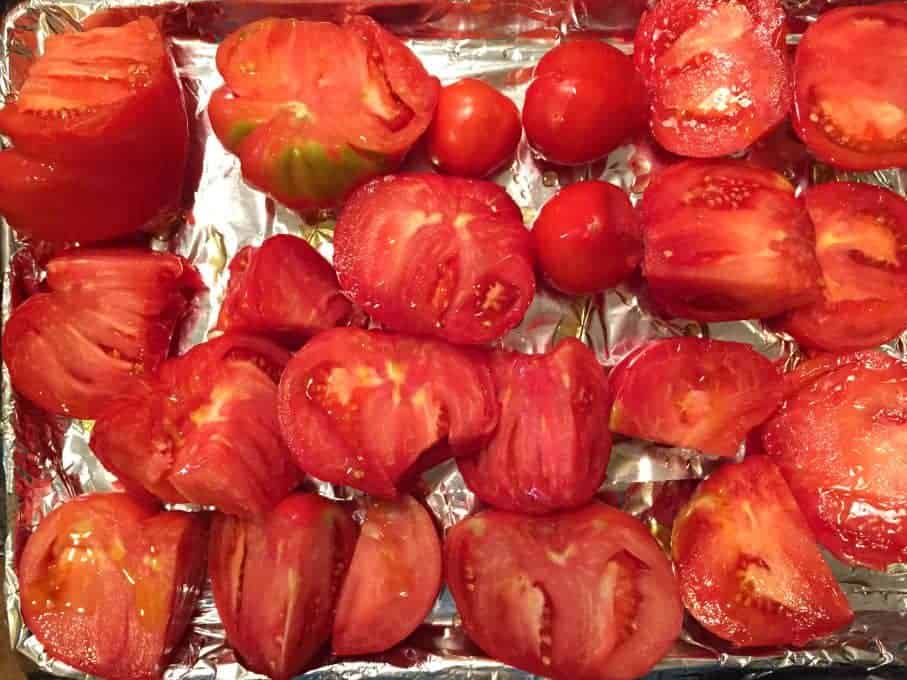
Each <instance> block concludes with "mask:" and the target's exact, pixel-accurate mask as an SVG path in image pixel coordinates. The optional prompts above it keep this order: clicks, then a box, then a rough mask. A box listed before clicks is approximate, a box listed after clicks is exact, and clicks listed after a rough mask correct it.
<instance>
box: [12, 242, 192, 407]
mask: <svg viewBox="0 0 907 680" xmlns="http://www.w3.org/2000/svg"><path fill="white" fill-rule="evenodd" d="M45 288H46V292H42V293H38V294H37V295H34V296H32V297H30V298H29V299H28V300H26V301H25V302H24V303H23V304H22V305H20V306H19V307H17V308H16V309H15V311H14V312H13V314H12V316H10V318H9V321H8V322H7V324H6V329H5V332H4V334H3V357H4V359H5V361H6V365H7V368H9V373H10V379H11V382H12V384H13V387H15V389H16V391H18V392H20V393H21V394H22V395H23V396H24V397H26V398H27V399H29V400H31V401H33V402H35V403H36V404H37V405H38V406H40V407H41V408H43V409H44V410H46V411H49V412H51V413H54V414H59V415H67V416H71V417H73V418H95V417H97V415H98V414H99V413H100V411H101V410H102V409H103V408H104V407H105V406H106V404H107V402H108V401H109V400H110V399H111V398H112V397H114V396H116V395H117V394H120V393H121V392H123V391H125V390H127V389H128V388H129V386H130V385H131V384H132V383H134V382H137V380H138V377H139V376H141V375H143V374H148V373H151V372H153V371H154V370H156V369H157V367H158V365H159V364H160V363H161V361H162V360H163V359H164V357H166V355H167V352H168V350H169V347H170V339H171V336H172V334H173V329H174V326H175V325H176V323H177V321H178V320H179V319H180V318H181V317H182V316H183V314H184V313H185V312H186V310H187V308H188V306H189V300H190V299H191V297H192V296H193V295H194V294H195V293H196V292H198V291H200V290H202V289H203V285H202V282H201V278H200V277H199V275H198V273H197V272H196V271H195V270H194V269H192V267H191V266H190V265H189V263H188V262H187V261H186V260H184V259H183V258H181V257H177V256H176V255H170V254H165V253H155V252H151V251H144V250H125V249H124V250H103V251H102V250H72V251H68V252H66V253H64V254H63V255H60V256H59V257H56V258H54V259H52V260H51V261H50V262H49V263H48V264H47V280H46V282H45Z"/></svg>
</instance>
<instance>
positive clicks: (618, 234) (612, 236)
mask: <svg viewBox="0 0 907 680" xmlns="http://www.w3.org/2000/svg"><path fill="white" fill-rule="evenodd" d="M532 245H533V247H534V250H535V256H536V259H537V260H538V263H539V266H540V267H541V269H542V272H543V273H544V275H545V278H546V279H548V281H549V282H550V283H551V285H552V286H554V287H555V288H557V289H558V290H561V291H563V292H565V293H569V294H571V295H587V294H590V293H597V292H600V291H603V290H605V289H606V288H613V287H614V286H616V285H617V284H618V283H620V282H621V281H623V280H624V279H625V278H627V276H629V275H630V273H631V272H632V271H633V270H634V269H636V266H637V265H638V264H639V261H640V260H641V259H642V244H641V243H640V240H639V227H638V225H637V222H636V213H635V212H634V210H633V206H632V205H631V203H630V199H629V198H627V195H626V194H625V193H624V192H623V191H621V190H620V189H618V188H617V187H616V186H614V185H613V184H608V183H607V182H599V181H595V180H593V181H588V182H578V183H577V184H571V185H569V186H567V187H564V188H563V189H561V190H560V191H559V192H558V193H557V194H556V195H555V196H554V198H552V199H551V200H550V201H548V202H547V203H546V204H545V205H544V206H542V209H541V211H540V212H539V215H538V217H537V218H536V220H535V224H534V225H533V227H532Z"/></svg>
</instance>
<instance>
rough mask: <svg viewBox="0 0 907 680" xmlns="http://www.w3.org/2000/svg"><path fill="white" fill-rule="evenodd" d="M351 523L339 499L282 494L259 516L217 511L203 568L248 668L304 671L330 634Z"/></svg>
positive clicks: (279, 679)
mask: <svg viewBox="0 0 907 680" xmlns="http://www.w3.org/2000/svg"><path fill="white" fill-rule="evenodd" d="M355 542H356V523H355V522H353V520H352V518H351V517H350V515H349V513H348V512H347V510H346V509H345V508H344V507H343V506H342V505H340V504H339V503H332V502H331V501H329V500H327V499H324V498H321V497H320V496H317V495H315V494H303V493H297V494H293V495H292V496H289V497H287V498H286V499H284V500H283V502H281V503H280V505H278V506H277V507H276V508H274V510H272V511H271V512H270V513H269V514H268V515H267V516H266V517H264V518H262V519H260V520H248V519H239V518H236V517H228V516H226V515H220V514H218V515H215V517H214V522H213V524H212V527H211V544H210V550H209V554H208V573H209V574H210V575H211V588H212V590H213V591H214V604H215V605H217V611H218V613H219V614H220V618H221V620H222V621H223V622H224V628H225V629H226V631H227V642H229V643H230V644H231V645H232V646H233V648H234V649H236V651H237V652H239V655H240V657H241V658H242V661H243V664H244V665H245V666H246V667H247V668H249V669H250V670H253V671H256V672H258V673H264V674H267V675H268V676H269V677H271V678H274V680H288V679H289V678H291V677H293V676H295V675H296V674H297V673H301V672H302V671H303V670H304V669H305V667H306V665H307V664H308V663H309V662H310V661H311V660H312V657H313V656H315V654H316V653H317V652H318V651H319V650H320V649H321V647H322V646H323V645H324V644H325V643H326V642H327V640H328V637H329V636H330V634H331V623H332V621H333V618H334V608H335V607H336V605H337V597H338V594H339V592H340V586H341V584H342V583H343V576H344V574H345V573H346V570H347V568H348V567H349V564H350V559H351V558H352V556H353V546H354V545H355Z"/></svg>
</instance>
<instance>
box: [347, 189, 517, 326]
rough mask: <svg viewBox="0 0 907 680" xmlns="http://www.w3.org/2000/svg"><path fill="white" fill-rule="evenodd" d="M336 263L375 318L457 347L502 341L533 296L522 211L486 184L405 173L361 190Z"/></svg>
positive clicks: (349, 290)
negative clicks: (461, 344)
mask: <svg viewBox="0 0 907 680" xmlns="http://www.w3.org/2000/svg"><path fill="white" fill-rule="evenodd" d="M334 266H335V267H336V269H337V275H338V277H339V278H340V285H341V286H342V287H343V289H344V291H345V292H346V294H347V296H348V297H349V298H350V299H351V300H352V301H353V302H354V303H356V304H359V305H361V306H362V307H364V308H365V311H366V313H368V314H369V315H370V316H372V317H373V318H374V319H375V320H376V321H378V322H380V323H381V324H383V325H384V326H386V327H387V328H389V329H391V330H396V331H401V332H404V333H413V334H416V335H434V336H436V337H439V338H442V339H444V340H448V341H449V342H455V343H464V344H483V343H486V342H491V341H492V340H496V339H497V338H500V337H501V336H502V335H504V333H506V332H507V331H509V330H510V329H511V328H513V327H514V326H516V325H518V324H519V323H520V321H521V320H522V319H523V315H524V314H525V313H526V309H527V308H528V307H529V303H530V302H531V301H532V296H533V295H534V293H535V275H534V274H533V271H532V255H531V246H530V239H529V233H528V232H527V231H526V230H525V229H524V228H523V221H522V216H521V214H520V209H519V208H517V206H516V204H515V203H514V202H513V201H512V200H511V198H510V197H509V196H508V195H507V194H506V193H505V192H504V190H503V189H501V188H500V187H499V186H497V185H496V184H492V183H491V182H483V181H480V180H469V179H460V178H454V177H439V176H437V175H428V174H404V175H397V176H394V177H389V178H386V179H380V180H375V181H374V182H372V183H370V184H368V185H366V186H364V187H362V188H361V189H360V190H359V191H357V192H356V193H355V194H354V195H353V196H352V198H350V200H349V201H348V202H347V204H346V207H345V208H344V210H343V213H342V214H341V215H340V219H339V220H338V221H337V228H336V230H335V231H334Z"/></svg>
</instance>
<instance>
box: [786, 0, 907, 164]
mask: <svg viewBox="0 0 907 680" xmlns="http://www.w3.org/2000/svg"><path fill="white" fill-rule="evenodd" d="M905 42H907V5H904V3H901V2H889V3H884V4H874V5H871V6H861V7H839V8H837V9H833V10H831V11H830V12H824V13H822V14H821V15H820V16H819V19H818V21H816V22H815V23H813V24H810V25H809V27H808V28H807V30H806V32H805V33H804V34H803V38H802V39H801V40H800V44H799V46H798V47H797V57H796V62H795V64H794V77H795V82H796V84H795V100H794V110H793V121H794V128H795V129H796V130H797V134H798V135H799V136H800V138H801V139H802V140H803V141H804V142H805V143H806V145H807V146H808V147H809V149H810V151H812V152H813V153H814V154H816V156H818V157H819V158H821V159H822V160H824V161H825V162H827V163H832V164H833V165H837V166H840V167H844V168H851V169H853V170H873V169H876V168H889V167H894V166H903V165H907V87H905V85H904V79H903V78H902V77H901V73H903V71H904V69H905V68H907V55H905V54H904V51H903V50H902V49H901V45H904V44H905Z"/></svg>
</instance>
